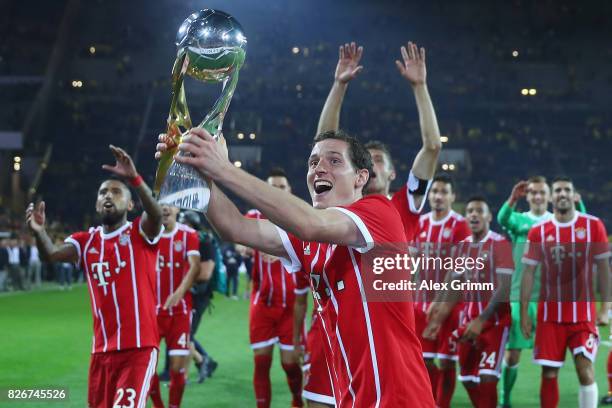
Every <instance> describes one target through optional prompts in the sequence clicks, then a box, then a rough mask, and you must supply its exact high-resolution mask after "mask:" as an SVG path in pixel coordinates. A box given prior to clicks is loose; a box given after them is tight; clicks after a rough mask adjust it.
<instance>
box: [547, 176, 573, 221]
mask: <svg viewBox="0 0 612 408" xmlns="http://www.w3.org/2000/svg"><path fill="white" fill-rule="evenodd" d="M574 194H575V191H574V185H573V184H572V182H571V181H556V182H554V183H553V185H552V196H551V199H552V204H553V208H554V209H555V210H556V211H558V212H560V213H562V214H563V213H567V212H568V211H570V210H572V209H573V208H574Z"/></svg>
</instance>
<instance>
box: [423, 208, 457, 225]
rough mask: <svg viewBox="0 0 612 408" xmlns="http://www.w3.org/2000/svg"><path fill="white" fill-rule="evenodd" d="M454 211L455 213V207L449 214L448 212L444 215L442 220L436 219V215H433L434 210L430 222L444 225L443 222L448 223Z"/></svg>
mask: <svg viewBox="0 0 612 408" xmlns="http://www.w3.org/2000/svg"><path fill="white" fill-rule="evenodd" d="M454 213H455V211H453V209H452V208H451V210H450V211H449V212H448V214H446V215H445V216H444V218H442V219H441V220H437V221H436V220H434V217H433V214H434V213H433V211H431V212H430V213H429V223H430V224H431V225H442V224H444V223H446V221H448V220H449V219H450V217H452V216H453V214H454Z"/></svg>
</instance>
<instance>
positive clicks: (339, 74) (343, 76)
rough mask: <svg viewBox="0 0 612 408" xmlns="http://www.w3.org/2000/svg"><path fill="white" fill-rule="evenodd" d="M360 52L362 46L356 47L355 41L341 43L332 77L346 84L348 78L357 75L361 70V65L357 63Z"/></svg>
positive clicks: (361, 51) (350, 78) (359, 58)
mask: <svg viewBox="0 0 612 408" xmlns="http://www.w3.org/2000/svg"><path fill="white" fill-rule="evenodd" d="M362 54H363V47H361V46H359V47H358V46H357V44H355V42H352V43H350V44H348V43H347V44H344V45H341V46H340V50H339V56H338V65H337V66H336V73H335V74H334V79H335V80H336V81H338V82H340V83H341V84H347V83H348V82H349V81H350V80H352V79H353V78H355V77H356V76H357V75H359V73H360V72H361V71H362V70H363V66H362V65H359V61H361V55H362Z"/></svg>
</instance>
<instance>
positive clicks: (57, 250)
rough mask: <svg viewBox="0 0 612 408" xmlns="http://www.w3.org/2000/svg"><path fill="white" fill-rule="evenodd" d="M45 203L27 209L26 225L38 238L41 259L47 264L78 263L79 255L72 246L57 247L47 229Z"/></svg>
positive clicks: (31, 204)
mask: <svg viewBox="0 0 612 408" xmlns="http://www.w3.org/2000/svg"><path fill="white" fill-rule="evenodd" d="M45 221H46V216H45V202H44V201H41V202H40V203H38V204H37V205H36V206H35V205H34V203H30V204H29V205H28V208H27V209H26V225H27V226H28V228H29V229H30V231H31V232H32V234H33V235H34V237H35V238H36V246H37V247H38V251H39V252H40V255H41V258H42V259H43V260H45V261H47V262H73V263H74V262H77V261H78V260H79V254H78V252H77V249H76V248H75V246H74V245H72V244H63V245H62V246H60V247H56V246H55V244H53V241H52V240H51V237H49V234H47V231H46V229H45Z"/></svg>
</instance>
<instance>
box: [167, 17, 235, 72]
mask: <svg viewBox="0 0 612 408" xmlns="http://www.w3.org/2000/svg"><path fill="white" fill-rule="evenodd" d="M246 45H247V40H246V37H245V35H244V31H243V29H242V26H241V25H240V23H239V22H238V21H237V20H236V19H235V18H234V17H232V16H230V15H229V14H227V13H225V12H223V11H219V10H212V9H205V10H200V11H198V12H195V13H193V14H191V15H190V16H189V17H187V18H186V19H185V21H184V22H183V24H181V26H180V27H179V30H178V33H177V35H176V46H177V47H178V51H179V53H181V52H185V53H186V54H187V61H188V62H187V70H186V74H187V75H189V76H191V77H193V78H196V79H198V80H200V81H206V82H221V81H224V80H225V79H227V78H228V77H229V76H230V75H231V74H232V72H234V71H235V70H236V69H240V67H241V66H242V64H243V63H244V58H245V53H246Z"/></svg>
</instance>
